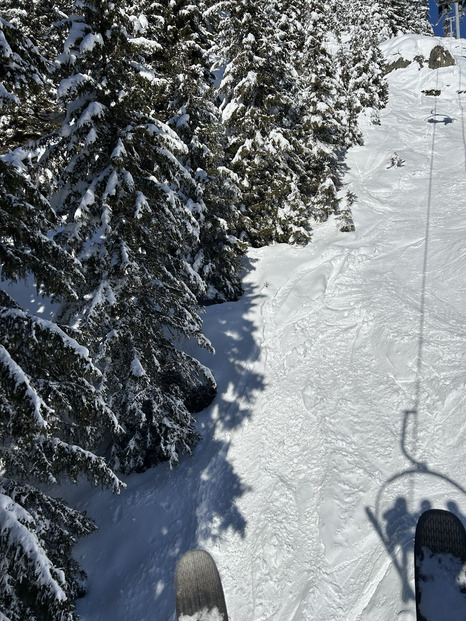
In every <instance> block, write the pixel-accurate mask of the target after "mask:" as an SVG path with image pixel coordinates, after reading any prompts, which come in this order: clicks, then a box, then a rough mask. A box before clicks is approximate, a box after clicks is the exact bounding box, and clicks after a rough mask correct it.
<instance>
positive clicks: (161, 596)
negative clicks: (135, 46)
mask: <svg viewBox="0 0 466 621" xmlns="http://www.w3.org/2000/svg"><path fill="white" fill-rule="evenodd" d="M439 41H443V42H445V40H439ZM430 43H431V42H430ZM399 44H400V51H401V47H403V49H406V48H407V47H409V45H411V48H413V49H416V50H419V49H423V46H425V42H424V43H423V42H422V41H421V40H420V38H416V37H414V36H413V37H410V38H408V39H407V38H406V37H404V38H400V40H399ZM408 44H409V45H408ZM446 45H447V46H450V47H451V51H452V53H453V55H454V56H455V57H456V59H457V65H456V66H454V67H450V68H446V69H440V70H438V71H431V70H429V69H428V68H427V67H424V68H422V69H420V68H419V64H418V62H417V61H416V62H413V63H412V64H411V65H410V66H409V67H407V68H405V69H400V70H397V71H395V72H393V73H391V74H390V75H389V82H390V101H389V103H388V106H387V108H386V109H385V110H383V111H382V112H381V114H380V119H381V125H380V126H377V125H371V124H370V122H369V121H367V123H366V124H365V126H364V135H365V144H364V146H361V147H357V148H353V149H352V150H351V151H350V152H349V154H348V158H347V161H346V164H347V173H346V176H345V180H344V181H345V186H346V187H345V190H346V189H348V190H351V191H352V192H354V193H355V194H356V195H357V196H358V200H357V201H356V205H355V206H354V209H353V212H354V213H353V215H354V220H355V225H356V232H355V233H351V234H349V233H344V234H343V233H340V232H338V230H337V228H336V226H335V222H334V221H330V222H327V223H326V224H325V225H323V226H319V227H317V228H316V230H315V236H314V241H313V243H312V244H310V245H309V246H308V247H307V248H293V247H289V246H285V245H275V246H272V247H269V248H263V249H261V250H251V251H250V253H249V262H248V269H247V270H246V273H245V276H244V285H245V294H244V296H243V297H242V298H241V300H240V301H238V302H236V303H229V304H223V305H221V306H216V307H212V308H209V309H208V310H207V312H206V315H205V331H206V334H207V337H208V338H209V339H210V340H211V342H212V344H213V345H214V347H215V350H216V352H217V353H216V355H215V356H214V357H212V356H209V354H207V353H206V354H203V355H202V361H203V362H204V363H206V364H207V365H209V366H210V367H211V368H213V369H214V371H215V375H216V378H217V380H218V384H219V394H218V397H217V398H216V400H215V402H214V404H213V405H212V406H211V407H210V408H209V409H208V410H206V411H204V412H203V413H201V414H200V415H199V416H198V421H199V430H200V432H201V433H202V434H203V440H202V442H201V443H200V444H199V445H198V447H197V448H196V450H195V452H194V456H193V457H184V458H182V459H181V463H180V466H179V467H178V468H177V469H175V470H174V471H173V472H170V471H169V468H168V466H166V465H162V466H160V467H158V468H156V469H153V470H150V471H148V472H146V473H144V474H142V475H134V476H131V477H128V478H127V479H126V482H127V483H128V489H127V491H125V492H124V493H122V494H121V495H120V496H113V495H112V494H111V493H109V492H108V493H107V492H102V491H99V490H96V491H91V490H89V488H88V487H84V486H83V487H79V488H77V489H71V490H67V496H68V498H69V499H70V500H71V501H72V502H77V503H78V504H79V507H80V508H81V509H84V510H87V511H88V513H89V514H90V515H91V516H92V517H93V518H94V519H96V521H97V524H98V526H99V528H100V530H99V531H98V532H97V533H96V534H93V535H91V536H90V537H88V538H87V539H85V540H83V541H82V542H81V543H80V544H79V545H78V547H77V548H76V558H77V559H78V560H79V562H80V563H81V564H82V566H83V567H84V569H85V570H86V571H87V573H88V576H89V582H88V594H87V595H86V597H85V598H83V599H82V600H80V602H79V604H78V612H79V613H80V614H81V618H82V620H83V621H149V620H150V621H153V620H154V619H157V620H159V619H160V620H162V621H171V620H173V619H174V588H173V577H174V571H175V565H176V561H177V559H178V558H179V557H180V555H181V554H182V553H183V552H185V551H187V550H188V549H191V548H195V547H201V548H204V549H207V550H209V551H210V553H211V554H212V555H213V557H214V558H215V560H216V561H217V565H218V568H219V571H220V574H221V576H222V580H223V585H224V590H225V596H226V601H227V606H228V608H229V614H230V620H231V621H313V620H315V621H357V620H367V621H374V620H378V621H385V620H387V621H389V620H390V621H392V620H394V619H397V620H398V621H414V619H415V602H414V598H413V574H414V569H413V558H412V556H413V555H412V548H413V532H414V528H415V524H416V520H417V517H418V516H419V514H420V512H421V511H423V510H425V509H426V508H428V507H437V508H450V509H453V510H454V511H455V512H457V514H459V515H460V517H462V518H463V521H464V513H465V512H466V489H465V488H466V464H465V445H466V407H465V403H466V398H465V395H466V287H465V273H466V204H465V201H466V199H465V196H466V174H465V173H466V119H465V108H466V58H465V54H466V42H459V43H457V42H446ZM463 46H464V50H463ZM388 49H389V50H390V52H391V53H393V52H394V51H395V53H396V41H391V42H390V44H389V45H388ZM416 55H417V53H416ZM432 85H434V86H432ZM434 87H435V88H437V89H439V90H441V94H440V96H439V97H433V96H429V95H426V94H423V93H422V91H423V90H428V89H431V88H434ZM394 153H396V154H398V156H399V157H400V158H401V159H402V160H404V163H403V165H402V166H390V163H391V160H392V157H393V155H394ZM398 161H400V160H398ZM463 618H466V614H465V615H463Z"/></svg>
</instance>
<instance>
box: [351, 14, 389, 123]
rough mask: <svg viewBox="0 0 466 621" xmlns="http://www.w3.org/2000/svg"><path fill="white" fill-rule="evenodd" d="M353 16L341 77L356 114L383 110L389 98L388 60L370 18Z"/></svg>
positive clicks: (358, 15)
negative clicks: (353, 102) (371, 109)
mask: <svg viewBox="0 0 466 621" xmlns="http://www.w3.org/2000/svg"><path fill="white" fill-rule="evenodd" d="M374 10H376V9H374V7H373V5H372V6H371V7H368V11H369V18H368V17H367V15H361V14H358V13H353V15H352V23H348V24H347V25H346V28H347V31H346V37H345V39H346V41H345V43H344V44H343V45H342V48H343V50H344V53H343V54H341V65H342V67H341V75H342V79H343V83H344V85H345V87H346V89H347V91H348V93H349V94H350V96H352V98H353V100H354V101H355V104H356V111H357V112H360V111H362V110H363V109H364V108H374V109H375V110H380V109H382V108H383V107H385V105H386V103H387V99H388V85H387V82H386V79H385V61H384V58H383V56H382V53H381V51H380V48H379V45H378V43H379V39H378V37H379V34H378V33H377V32H376V31H375V30H374V28H373V23H372V20H371V18H370V16H371V15H372V14H373V11H374Z"/></svg>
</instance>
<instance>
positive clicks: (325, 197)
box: [299, 0, 354, 220]
mask: <svg viewBox="0 0 466 621" xmlns="http://www.w3.org/2000/svg"><path fill="white" fill-rule="evenodd" d="M325 14H326V9H325V6H324V5H323V4H322V3H321V2H320V0H313V1H312V2H309V3H307V4H306V11H305V16H304V17H305V42H304V45H303V51H302V54H301V58H300V77H299V84H300V109H301V115H302V136H303V140H305V141H306V143H307V144H308V145H309V150H310V157H309V159H308V168H309V170H310V174H311V176H312V178H313V182H314V191H313V197H312V202H313V214H314V217H315V219H317V220H326V219H327V218H328V216H329V215H330V214H332V213H338V198H337V192H338V187H339V178H340V161H341V159H342V156H343V154H344V151H345V149H346V148H347V147H348V146H349V144H350V143H351V132H350V130H349V118H350V114H349V113H348V110H347V96H346V91H345V89H344V87H343V85H342V83H341V81H340V79H339V71H338V65H337V63H336V60H335V57H334V55H333V53H332V52H331V50H330V49H329V34H328V31H327V30H326V19H325ZM352 131H353V130H352ZM353 134H354V131H353Z"/></svg>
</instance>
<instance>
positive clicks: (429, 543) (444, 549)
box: [414, 509, 466, 561]
mask: <svg viewBox="0 0 466 621" xmlns="http://www.w3.org/2000/svg"><path fill="white" fill-rule="evenodd" d="M423 546H425V547H428V548H429V550H430V551H431V552H433V553H434V554H436V553H448V554H452V555H453V556H457V557H459V558H461V559H462V560H463V561H466V531H465V528H464V526H463V523H462V522H461V520H460V519H459V517H458V516H457V515H455V514H454V513H452V512H451V511H447V510H446V509H429V510H427V511H425V512H424V513H423V514H422V515H421V516H420V518H419V520H418V523H417V526H416V536H415V540H414V548H415V555H416V557H418V556H419V555H420V554H421V552H422V547H423Z"/></svg>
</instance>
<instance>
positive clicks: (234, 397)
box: [78, 261, 264, 621]
mask: <svg viewBox="0 0 466 621" xmlns="http://www.w3.org/2000/svg"><path fill="white" fill-rule="evenodd" d="M245 269H246V270H247V271H251V270H253V269H254V266H253V262H252V261H249V262H246V263H245ZM260 303H261V296H260V295H259V294H258V293H257V292H256V291H255V290H254V288H253V287H249V286H246V287H245V291H244V294H243V296H242V297H241V298H240V299H239V300H238V301H237V302H228V303H224V304H219V305H216V306H210V307H208V308H207V309H206V312H205V319H204V333H205V334H206V336H207V337H208V338H209V339H210V341H211V342H212V345H213V346H214V348H215V350H216V353H215V355H214V356H212V354H209V353H208V352H205V351H199V350H196V351H193V352H191V351H189V353H190V354H192V355H194V356H195V357H196V358H197V359H198V360H200V362H201V363H202V364H205V365H206V366H207V367H208V368H210V369H212V370H213V372H214V375H215V378H216V380H217V383H218V393H217V396H216V398H215V399H214V401H213V403H212V404H211V405H210V407H209V408H207V409H206V410H204V411H202V412H200V413H198V414H197V415H196V418H197V429H198V432H199V434H200V435H201V440H200V442H199V443H198V445H197V446H196V447H195V448H194V450H193V454H192V455H191V456H188V455H185V456H182V457H181V459H180V463H179V465H178V467H177V468H175V469H173V470H171V471H170V468H169V465H168V464H161V465H159V466H157V467H156V468H153V469H152V470H149V471H147V472H145V473H142V474H137V475H131V476H130V477H127V478H126V481H127V483H128V489H127V490H126V491H125V492H124V493H122V494H121V496H120V497H112V496H111V495H109V497H108V503H107V502H106V501H105V502H104V503H102V501H100V504H101V505H102V504H105V509H104V510H103V511H102V513H103V514H104V516H105V517H104V518H103V519H102V522H104V521H105V524H99V517H98V515H96V513H95V508H94V507H92V506H91V504H89V506H88V507H86V508H87V509H88V510H89V513H90V514H91V515H93V513H94V517H95V518H96V520H97V522H98V526H99V527H101V530H100V531H99V532H98V533H97V534H96V535H91V536H90V537H89V538H88V539H87V541H89V543H90V544H91V545H96V546H98V547H99V548H100V549H101V552H99V556H98V558H97V560H96V559H94V562H93V564H92V566H91V565H89V567H86V566H85V567H84V569H85V570H86V571H87V573H88V575H89V582H88V585H89V595H88V596H87V597H86V598H84V599H85V600H87V602H85V601H82V602H81V603H80V605H79V606H78V612H80V613H81V614H83V615H84V617H85V616H86V610H89V611H95V609H96V607H97V606H98V605H99V603H100V602H101V601H103V600H104V599H105V597H106V596H107V595H108V592H107V591H106V587H105V586H102V583H103V581H102V578H101V576H103V575H105V580H107V575H109V578H108V580H109V581H110V584H111V585H112V589H111V592H112V593H114V597H112V598H111V599H112V601H111V602H108V603H107V607H106V611H105V615H106V618H108V619H110V618H111V619H113V620H114V621H123V619H125V621H126V620H127V619H134V620H135V621H136V620H137V621H144V620H145V619H149V618H154V619H166V620H171V619H174V601H175V600H174V574H175V567H176V563H177V561H178V560H179V558H180V557H181V556H182V554H184V553H185V552H186V551H188V550H190V549H193V548H198V547H201V548H207V549H209V551H210V552H211V553H212V555H213V556H214V558H215V548H216V544H217V542H218V541H219V540H221V539H222V538H223V537H224V536H225V535H226V532H227V531H229V533H230V534H231V533H233V534H235V533H236V534H237V535H238V536H239V537H240V538H242V537H244V536H245V532H246V525H247V522H246V518H245V516H244V515H242V513H241V511H240V509H239V508H238V505H237V502H238V500H239V499H240V498H241V496H243V495H244V494H245V493H246V492H247V491H248V490H249V489H250V487H249V486H248V485H247V484H246V483H245V482H244V481H243V480H242V479H241V477H240V476H239V474H238V473H237V472H236V471H235V468H234V464H232V463H231V462H230V460H229V456H228V451H229V446H230V434H231V433H232V432H233V431H234V430H235V429H237V428H239V427H240V426H241V425H242V424H244V422H245V421H246V420H248V419H250V417H251V414H252V406H253V403H254V401H255V399H256V397H257V395H258V394H259V393H260V391H262V390H263V388H264V378H263V377H262V374H261V372H260V371H259V370H258V368H257V365H256V361H257V360H258V359H259V355H260V347H259V344H258V342H257V334H256V330H257V327H256V325H255V322H254V316H255V314H257V310H256V309H257V307H258V306H259V305H260ZM104 512H105V513H104ZM110 515H114V518H113V524H111V525H110V524H109V517H108V516H110ZM94 537H96V539H94V542H95V543H94V544H92V543H91V540H92V539H93V538H94ZM83 556H84V555H83ZM126 567H132V571H129V570H127V569H125V570H124V571H123V572H122V571H121V568H126ZM220 570H221V565H220ZM104 572H105V573H104ZM107 588H109V587H107ZM93 590H94V591H95V593H94V594H92V591H93ZM97 591H100V592H97ZM107 599H108V598H107ZM149 611H150V612H151V615H150V617H149V616H148V613H149ZM107 615H108V616H107ZM93 618H94V617H93ZM95 618H97V617H95Z"/></svg>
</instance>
